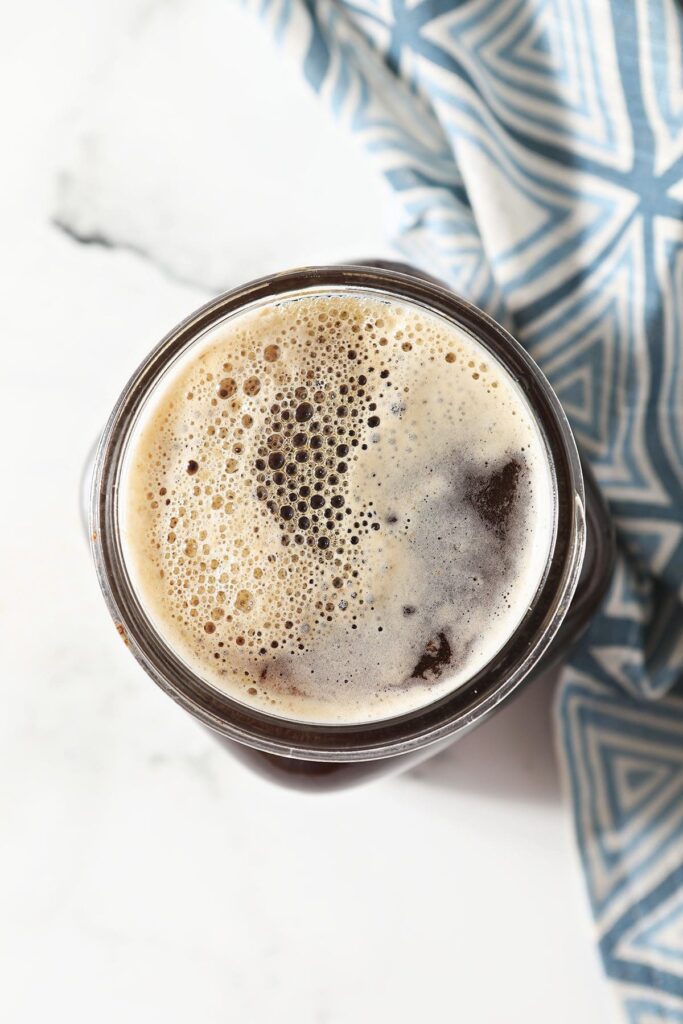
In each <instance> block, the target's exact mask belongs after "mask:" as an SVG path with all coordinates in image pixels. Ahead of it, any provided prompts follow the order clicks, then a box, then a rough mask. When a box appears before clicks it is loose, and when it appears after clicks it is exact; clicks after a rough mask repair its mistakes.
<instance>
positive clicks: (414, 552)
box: [119, 292, 554, 724]
mask: <svg viewBox="0 0 683 1024" xmlns="http://www.w3.org/2000/svg"><path fill="white" fill-rule="evenodd" d="M119 501H120V514H121V520H122V523H121V525H122V537H123V546H124V554H125V558H126V564H127V566H128V571H129V573H130V575H131V579H132V582H133V584H134V586H135V589H136V592H137V593H138V596H139V597H140V600H141V602H142V604H143V606H144V608H145V611H146V613H147V615H148V617H149V618H150V620H151V622H152V623H153V625H154V627H155V628H156V630H157V631H158V633H159V634H160V635H161V636H162V637H163V639H164V640H165V642H166V643H167V644H168V645H169V646H170V647H171V648H173V649H174V650H175V652H176V653H177V654H178V656H179V657H181V658H182V659H183V660H184V661H185V662H186V664H188V665H189V666H190V667H191V668H192V670H193V671H194V672H195V673H196V674H197V675H199V676H200V677H202V678H203V679H204V680H205V681H206V682H208V683H209V684H210V685H212V686H213V687H216V688H218V689H220V690H222V691H224V692H226V693H228V694H229V695H230V696H232V697H233V698H235V699H237V700H239V701H241V702H242V703H246V704H249V705H251V706H253V707H255V708H258V709H259V710H262V711H265V712H267V713H269V714H273V715H276V716H278V717H281V718H290V719H295V720H300V721H309V722H316V723H323V724H340V723H359V722H368V721H375V720H380V719H385V718H390V717H392V716H395V715H399V714H403V713H405V712H408V711H411V710H414V709H416V708H419V707H422V706H424V705H426V704H429V703H431V702H432V701H434V700H437V699H438V698H440V697H442V696H444V695H446V694H448V693H449V692H451V691H453V690H455V689H456V688H457V687H458V686H460V685H462V684H463V683H464V682H466V681H467V680H468V679H470V678H471V677H472V676H473V675H474V674H475V673H476V672H477V671H479V670H480V669H481V668H483V667H484V666H485V665H486V664H487V662H488V661H490V659H491V658H492V657H493V656H494V655H495V654H496V653H497V652H498V651H499V650H500V648H501V647H502V646H503V645H504V644H505V642H506V641H507V640H508V639H509V638H510V636H511V635H512V633H513V632H514V630H515V628H516V627H517V625H518V624H519V622H520V621H521V619H522V617H523V616H524V614H525V612H526V611H527V609H528V607H529V605H530V603H531V601H532V599H533V597H534V594H535V592H536V590H537V588H538V585H539V583H540V581H541V578H542V576H543V572H544V569H545V566H546V563H547V560H548V555H549V550H550V546H551V544H552V538H553V530H554V505H553V492H552V481H551V474H550V470H549V466H548V462H547V456H546V453H545V447H544V444H543V440H542V437H541V435H540V433H539V431H538V427H537V426H536V423H535V421H534V418H533V415H532V413H531V411H530V409H529V407H528V405H527V403H526V400H525V399H524V397H523V395H522V393H521V391H520V390H519V388H518V387H517V385H516V384H515V383H514V381H513V380H512V378H511V377H510V376H509V374H508V373H507V371H506V370H505V369H504V368H503V367H502V366H501V365H500V364H499V363H498V362H497V361H496V360H494V359H493V358H492V356H491V355H490V354H489V353H488V351H487V350H486V349H484V348H483V347H482V346H480V345H479V344H478V343H477V342H476V341H475V340H474V339H473V338H472V337H471V336H470V335H469V334H468V333H467V332H465V331H464V330H463V329H461V328H459V327H457V326H456V325H454V324H452V323H449V322H447V321H446V320H444V319H442V318H440V317H438V316H436V315H435V314H431V313H429V312H427V311H425V310H423V309H421V308H420V307H418V306H413V305H410V304H408V303H403V302H399V301H394V300H391V301H388V300H384V299H382V298H379V297H377V296H372V295H364V294H362V293H357V294H356V293H354V294H348V293H333V292H329V293H328V292H326V293H324V294H320V295H317V296H316V295H307V296H305V297H302V298H298V299H288V300H284V301H282V302H280V303H278V304H270V305H268V306H265V307H262V308H260V309H256V310H252V311H247V312H245V313H242V314H240V315H238V316H236V317H234V318H232V319H231V320H229V321H226V322H225V323H223V324H222V325H218V326H216V327H214V328H212V329H211V330H210V331H209V332H208V333H207V334H205V335H204V336H203V337H202V338H200V339H198V340H197V341H196V342H194V343H193V345H192V346H191V348H190V350H189V351H188V352H187V353H186V354H185V356H184V357H183V358H182V360H181V361H180V362H179V364H178V365H177V366H175V367H174V368H173V369H172V370H171V371H170V372H169V373H168V374H167V375H166V377H165V378H164V379H162V381H161V382H160V384H159V385H158V386H157V388H156V392H155V394H154V395H153V396H152V398H151V399H150V400H149V402H148V403H147V407H146V409H145V410H143V414H142V415H141V417H140V420H139V422H138V424H137V426H136V429H135V432H134V434H133V437H132V439H131V442H130V443H129V446H128V451H127V455H126V459H125V463H124V469H123V475H122V480H121V491H120V499H119Z"/></svg>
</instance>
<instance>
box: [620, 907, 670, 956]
mask: <svg viewBox="0 0 683 1024" xmlns="http://www.w3.org/2000/svg"><path fill="white" fill-rule="evenodd" d="M662 933H664V934H662ZM672 939H673V941H674V942H675V945H672ZM631 945H632V946H634V947H637V948H638V949H645V950H653V951H654V952H656V953H661V954H662V955H663V956H666V957H670V958H671V959H672V960H680V961H683V901H681V902H679V903H678V905H677V906H674V907H673V908H672V909H671V910H670V911H669V913H668V914H665V915H664V917H661V918H660V919H659V920H657V921H654V922H653V923H652V924H650V925H648V926H647V927H646V928H644V929H643V930H642V931H641V932H640V933H639V934H638V935H636V936H635V937H634V938H633V939H632V940H631Z"/></svg>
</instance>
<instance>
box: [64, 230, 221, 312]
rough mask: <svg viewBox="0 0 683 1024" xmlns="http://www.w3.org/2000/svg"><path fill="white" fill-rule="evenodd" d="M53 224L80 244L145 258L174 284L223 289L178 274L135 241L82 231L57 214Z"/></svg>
mask: <svg viewBox="0 0 683 1024" xmlns="http://www.w3.org/2000/svg"><path fill="white" fill-rule="evenodd" d="M51 223H52V226H53V227H55V228H57V230H58V231H61V232H62V233H63V234H65V235H66V236H67V238H70V239H71V240H72V241H73V242H77V243H78V245H86V246H94V247H96V248H100V249H111V250H113V251H115V252H128V253H131V254H132V255H134V256H137V257H138V258H139V259H141V260H144V261H145V262H146V263H149V264H150V265H151V266H152V267H154V268H155V269H156V270H158V272H159V273H160V274H162V275H163V276H164V277H165V278H166V280H167V281H170V282H172V283H173V284H182V285H184V286H186V287H190V288H198V289H201V290H202V291H205V292H207V293H208V294H213V293H214V292H215V291H220V290H221V289H220V288H219V289H216V288H211V287H210V286H209V285H207V283H206V281H198V280H196V279H195V278H192V277H186V276H183V275H182V274H178V273H177V272H176V271H175V270H173V269H172V268H171V267H170V266H168V265H167V264H166V263H165V262H164V261H163V260H160V259H159V258H158V257H157V256H153V255H152V253H150V252H148V251H147V250H146V249H144V248H143V247H142V246H140V245H135V244H134V243H133V242H121V241H119V240H118V239H115V238H111V237H109V236H108V235H106V234H104V233H103V232H101V231H82V230H81V229H80V228H77V227H75V225H73V224H70V223H69V222H68V221H67V220H66V219H64V218H62V217H59V216H55V217H53V218H52V221H51Z"/></svg>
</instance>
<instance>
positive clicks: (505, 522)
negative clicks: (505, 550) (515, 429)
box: [467, 457, 522, 540]
mask: <svg viewBox="0 0 683 1024" xmlns="http://www.w3.org/2000/svg"><path fill="white" fill-rule="evenodd" d="M521 472H522V462H521V460H520V459H519V458H518V457H514V458H511V459H509V460H508V461H507V462H506V463H505V465H503V466H502V467H501V468H500V469H498V470H495V471H494V472H492V473H480V474H477V475H471V474H470V475H468V478H467V501H468V502H469V503H470V505H472V507H473V508H474V509H475V510H476V511H477V513H478V514H479V516H480V517H481V519H483V521H484V522H485V523H486V525H487V526H488V527H489V528H490V529H491V530H492V532H493V533H495V535H496V537H498V538H500V539H501V540H504V539H505V537H506V536H507V532H508V526H509V523H510V518H511V516H512V512H513V510H514V507H515V503H516V500H517V492H518V486H519V478H520V474H521Z"/></svg>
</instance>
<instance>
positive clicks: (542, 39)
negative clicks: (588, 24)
mask: <svg viewBox="0 0 683 1024" xmlns="http://www.w3.org/2000/svg"><path fill="white" fill-rule="evenodd" d="M549 6H550V5H549V4H543V5H542V6H541V7H539V8H538V9H537V10H536V11H532V12H531V14H530V15H529V17H528V18H527V20H526V21H525V22H524V24H523V25H522V26H521V27H520V28H519V29H518V31H517V32H516V33H515V34H514V36H513V37H512V39H511V40H509V42H507V43H505V44H504V45H503V46H501V47H499V48H498V49H497V50H496V54H497V55H498V56H499V57H500V58H501V59H502V60H504V61H506V62H507V63H509V64H511V65H512V66H513V67H516V68H525V69H526V70H528V71H533V72H540V73H541V74H544V75H547V76H548V78H549V80H551V81H553V82H556V81H557V80H558V79H559V80H560V81H563V82H566V81H567V79H568V76H569V72H568V67H567V59H566V56H565V53H566V50H565V46H564V45H562V41H561V40H558V41H556V42H555V45H553V41H552V39H551V37H550V35H549V33H548V29H547V27H546V25H544V24H543V23H542V22H541V17H542V16H543V14H544V13H546V11H547V8H548V7H549ZM552 6H553V7H556V6H557V5H556V4H554V3H553V4H552ZM552 21H553V24H555V25H561V24H562V19H561V18H558V17H557V12H556V11H555V12H554V13H553V17H552Z"/></svg>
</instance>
